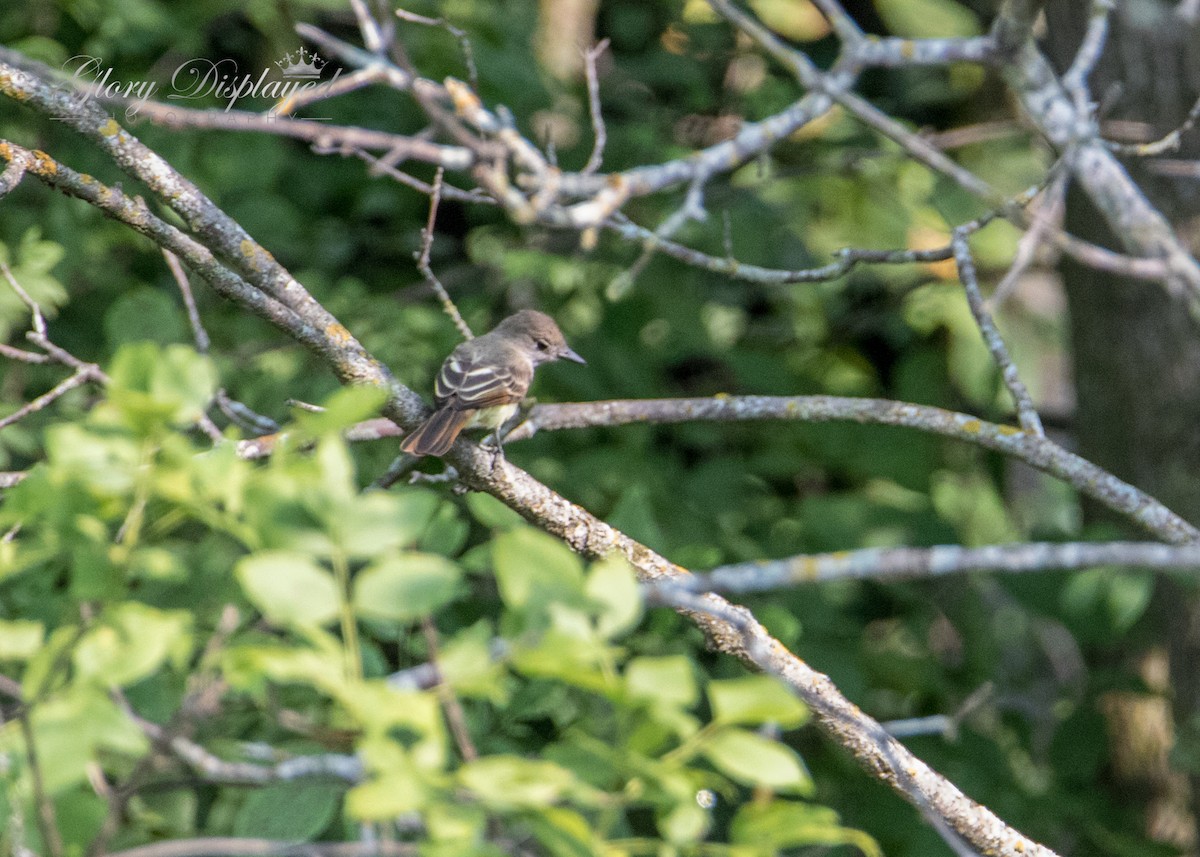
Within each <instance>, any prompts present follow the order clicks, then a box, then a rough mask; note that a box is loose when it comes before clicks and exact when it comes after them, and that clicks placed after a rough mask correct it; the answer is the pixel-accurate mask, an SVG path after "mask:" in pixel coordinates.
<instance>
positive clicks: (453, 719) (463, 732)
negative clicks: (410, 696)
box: [421, 616, 479, 762]
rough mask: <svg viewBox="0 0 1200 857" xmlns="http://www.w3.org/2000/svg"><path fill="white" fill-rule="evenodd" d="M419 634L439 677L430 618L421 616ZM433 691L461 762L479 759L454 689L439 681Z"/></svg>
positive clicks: (433, 626)
mask: <svg viewBox="0 0 1200 857" xmlns="http://www.w3.org/2000/svg"><path fill="white" fill-rule="evenodd" d="M421 633H422V634H424V636H425V647H426V649H427V650H428V655H429V663H431V664H433V667H434V669H435V670H436V671H437V673H438V675H439V676H440V675H441V672H442V668H441V663H440V659H439V657H438V631H437V625H435V624H433V619H432V618H431V617H429V616H423V617H422V618H421ZM434 690H435V692H436V693H437V695H438V699H439V700H440V701H441V703H442V709H443V710H444V711H445V712H446V722H447V723H449V724H450V732H451V733H452V734H453V735H454V743H456V744H457V745H458V752H459V753H461V754H462V757H463V761H464V762H473V761H475V760H476V759H478V758H479V751H478V750H477V749H475V742H474V741H473V740H471V731H470V730H469V729H468V728H467V716H466V714H465V713H464V712H463V707H462V703H461V702H459V700H458V695H457V694H455V692H454V688H452V687H451V686H450V685H449V684H447V683H446V682H445V681H443V680H439V681H438V683H437V685H436V687H435V689H434Z"/></svg>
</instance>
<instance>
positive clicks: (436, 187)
mask: <svg viewBox="0 0 1200 857" xmlns="http://www.w3.org/2000/svg"><path fill="white" fill-rule="evenodd" d="M444 172H445V171H444V170H443V169H442V168H441V167H438V171H437V175H436V176H434V178H433V188H432V193H430V195H429V218H428V220H426V221H425V228H424V229H422V230H421V251H420V252H419V253H418V254H417V270H418V271H420V272H421V274H422V275H423V276H424V277H425V279H426V280H427V281H428V283H429V285H431V286H433V290H434V291H435V292H437V295H438V298H439V299H440V300H441V302H442V309H444V310H445V311H446V315H448V316H450V320H451V321H453V322H454V326H455V327H457V328H458V332H459V333H461V334H462V336H463V339H474V338H475V334H473V333H472V332H471V327H470V325H468V324H467V322H466V320H465V319H463V317H462V313H460V312H459V311H458V307H457V306H455V305H454V301H453V300H451V299H450V293H449V292H448V291H446V287H445V286H443V285H442V281H441V280H439V279H438V278H437V275H436V274H434V273H433V268H431V267H430V265H429V253H430V251H431V250H432V249H433V227H434V224H435V223H436V222H437V212H438V205H439V204H440V203H441V201H442V176H443V174H444Z"/></svg>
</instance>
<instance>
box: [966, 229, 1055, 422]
mask: <svg viewBox="0 0 1200 857" xmlns="http://www.w3.org/2000/svg"><path fill="white" fill-rule="evenodd" d="M950 245H951V246H952V247H953V248H954V262H955V264H956V265H957V266H958V277H959V279H960V280H961V281H962V284H963V289H964V290H965V291H966V293H967V305H968V306H969V307H970V308H971V315H973V316H975V324H976V326H977V327H978V328H979V332H980V333H982V334H983V341H984V343H985V344H986V345H987V347H988V351H990V352H991V353H992V359H993V360H995V361H996V365H997V366H998V367H1000V376H1001V377H1002V378H1003V379H1004V385H1005V386H1006V387H1008V392H1009V393H1010V394H1011V395H1012V397H1013V403H1014V404H1015V405H1016V407H1017V419H1018V421H1019V422H1020V423H1021V428H1022V429H1024V430H1025V431H1027V432H1029V433H1030V434H1033V435H1036V436H1037V437H1042V436H1044V435H1045V431H1044V430H1043V429H1042V420H1041V417H1039V416H1038V413H1037V408H1035V407H1034V406H1033V399H1032V398H1030V396H1029V390H1028V388H1026V386H1025V382H1024V381H1022V380H1021V374H1020V372H1018V371H1017V364H1016V363H1014V362H1013V359H1012V356H1011V355H1009V353H1008V346H1007V345H1005V344H1004V338H1003V337H1002V336H1000V331H999V330H998V329H997V328H996V322H995V321H994V320H993V319H992V314H991V313H990V312H988V308H987V305H986V304H985V303H984V300H983V293H982V292H980V291H979V280H978V278H977V277H976V276H975V259H974V257H973V256H972V255H971V247H970V245H969V244H968V243H967V232H966V231H965V230H964V229H963V228H962V227H959V228H958V229H955V230H954V236H953V238H951V239H950Z"/></svg>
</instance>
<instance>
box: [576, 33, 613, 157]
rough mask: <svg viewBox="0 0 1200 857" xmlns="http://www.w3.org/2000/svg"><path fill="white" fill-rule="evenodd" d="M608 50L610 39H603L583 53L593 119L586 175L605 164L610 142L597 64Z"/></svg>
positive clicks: (589, 110) (589, 108)
mask: <svg viewBox="0 0 1200 857" xmlns="http://www.w3.org/2000/svg"><path fill="white" fill-rule="evenodd" d="M606 50H608V39H601V40H600V41H599V42H597V43H596V44H595V45H593V46H592V47H591V48H589V49H588V50H586V51H584V52H583V71H584V75H585V76H586V78H587V93H588V114H589V115H590V116H591V117H592V133H593V134H594V135H595V139H594V140H593V142H592V153H591V154H590V155H589V156H588V159H587V163H586V164H584V166H583V170H582V171H581V172H582V173H583V174H584V175H587V174H589V173H594V172H596V171H597V170H599V169H600V167H601V165H602V164H603V163H604V146H605V144H606V143H607V142H608V130H607V129H606V128H605V126H604V113H603V111H602V110H601V109H600V76H599V75H598V74H597V72H596V62H597V60H599V59H600V57H601V55H603V53H604V52H605V51H606Z"/></svg>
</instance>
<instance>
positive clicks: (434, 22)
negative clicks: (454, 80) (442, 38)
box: [396, 9, 479, 92]
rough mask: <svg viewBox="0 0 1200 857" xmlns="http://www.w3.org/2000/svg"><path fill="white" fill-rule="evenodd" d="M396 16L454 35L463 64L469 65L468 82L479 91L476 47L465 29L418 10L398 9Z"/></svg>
mask: <svg viewBox="0 0 1200 857" xmlns="http://www.w3.org/2000/svg"><path fill="white" fill-rule="evenodd" d="M396 17H397V18H399V19H400V20H402V21H409V22H411V23H413V24H424V25H425V26H427V27H441V28H442V29H443V30H445V31H446V32H447V33H449V34H450V35H452V36H454V39H455V41H457V42H458V47H459V50H461V51H462V55H463V64H464V65H465V66H466V67H467V82H469V83H470V84H471V89H474V90H475V91H476V92H478V91H479V69H478V68H476V67H475V49H474V48H473V47H472V46H471V40H470V39H469V38H467V34H466V32H465V31H464V30H462V29H461V28H459V27H456V26H454V25H453V24H451V23H450V22H449V21H447V20H446V19H445V18H427V17H425V16H424V15H418V14H417V13H416V12H409V11H407V10H405V9H397V10H396Z"/></svg>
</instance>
